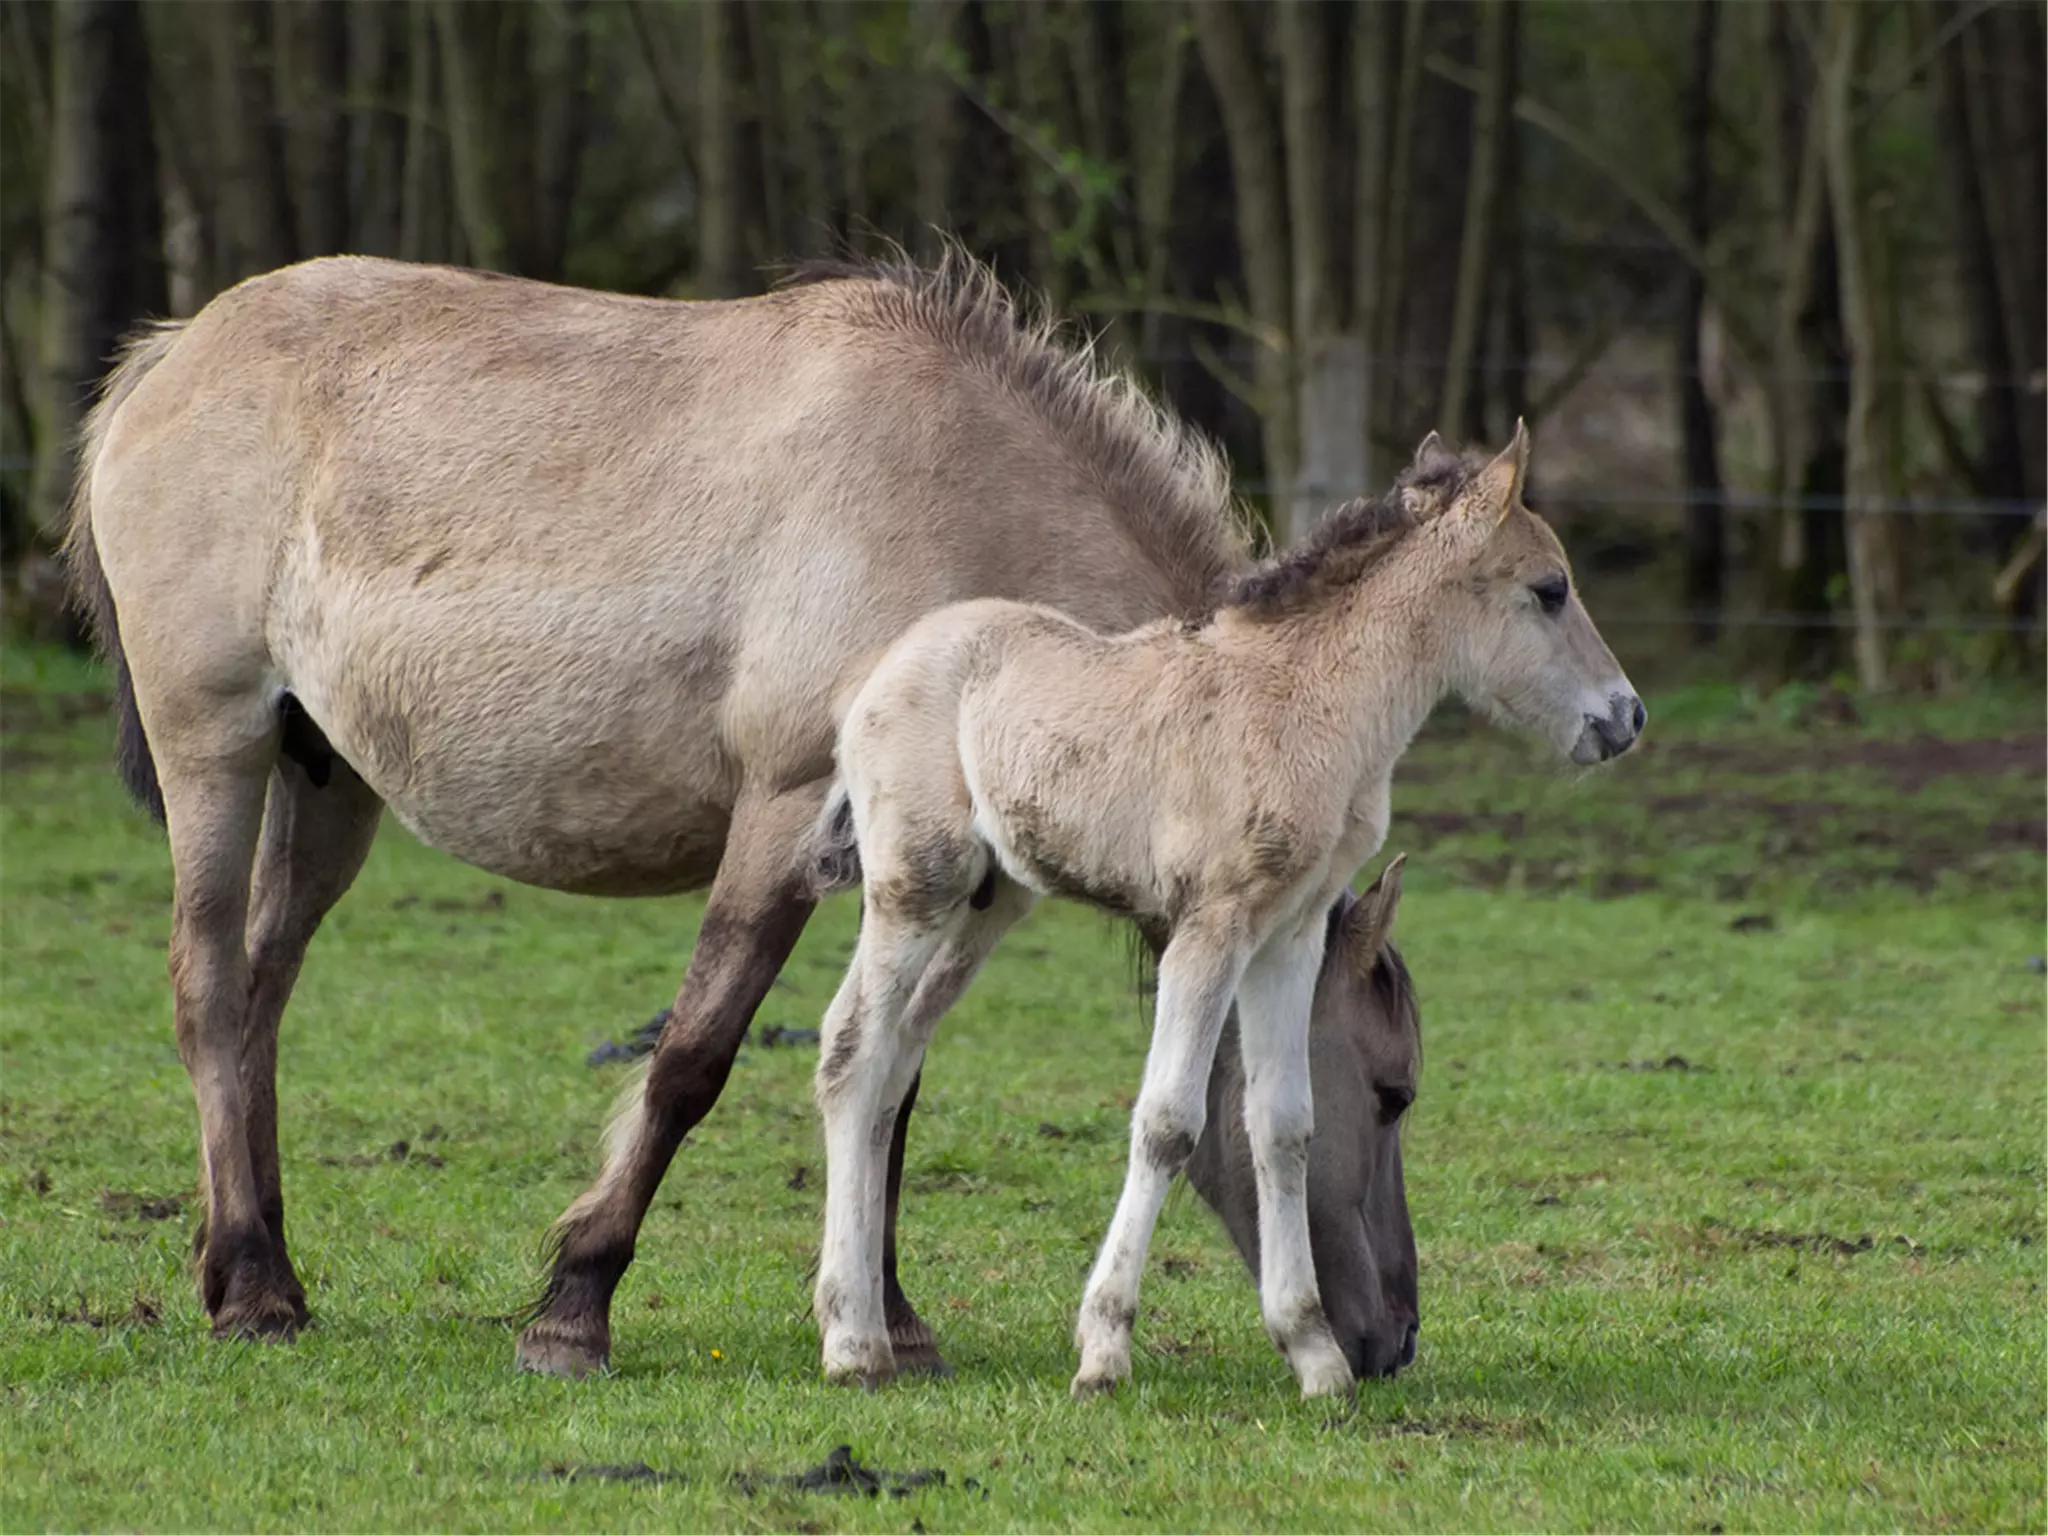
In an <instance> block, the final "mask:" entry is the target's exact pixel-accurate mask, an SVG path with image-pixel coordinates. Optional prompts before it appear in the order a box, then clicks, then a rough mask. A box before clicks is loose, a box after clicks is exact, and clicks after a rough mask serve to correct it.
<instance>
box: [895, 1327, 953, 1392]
mask: <svg viewBox="0 0 2048 1536" xmlns="http://www.w3.org/2000/svg"><path fill="white" fill-rule="evenodd" d="M889 1352H890V1353H891V1354H892V1355H894V1356H895V1357H896V1374H897V1375H899V1376H932V1377H936V1378H938V1379H940V1380H944V1379H945V1378H946V1377H948V1376H951V1375H952V1374H953V1367H951V1366H950V1365H948V1364H946V1358H945V1356H943V1355H941V1354H940V1353H939V1341H938V1337H937V1335H935V1334H934V1333H933V1332H932V1329H931V1324H929V1323H927V1322H926V1321H925V1320H924V1319H923V1318H921V1317H918V1316H916V1315H915V1314H912V1315H911V1317H910V1318H909V1320H908V1321H895V1322H891V1323H890V1324H889Z"/></svg>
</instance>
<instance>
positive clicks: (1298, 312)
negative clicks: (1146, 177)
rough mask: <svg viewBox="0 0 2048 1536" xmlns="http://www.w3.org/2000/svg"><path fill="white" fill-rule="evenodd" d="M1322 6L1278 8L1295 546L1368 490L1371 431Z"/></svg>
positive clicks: (1290, 505) (1290, 511)
mask: <svg viewBox="0 0 2048 1536" xmlns="http://www.w3.org/2000/svg"><path fill="white" fill-rule="evenodd" d="M1330 15H1331V12H1329V11H1327V10H1326V9H1325V8H1324V7H1323V6H1321V5H1319V4H1317V5H1311V4H1307V3H1304V0H1283V3H1282V4H1281V6H1280V7H1279V14H1278V20H1279V24H1280V28H1279V30H1280V66H1281V67H1280V84H1281V92H1282V96H1281V111H1282V117H1283V119H1284V121H1285V124H1286V134H1287V147H1286V161H1287V216H1288V230H1289V236H1290V243H1291V245H1292V248H1293V258H1294V260H1293V265H1292V273H1291V277H1292V282H1293V294H1292V297H1293V301H1294V316H1293V339H1294V347H1293V354H1294V361H1295V369H1294V379H1293V384H1294V387H1295V389H1296V391H1297V395H1296V398H1297V400H1298V402H1299V403H1298V405H1297V407H1296V412H1297V415H1296V420H1297V423H1298V431H1299V446H1298V448H1297V450H1296V457H1297V465H1296V472H1295V479H1294V485H1293V492H1292V494H1291V496H1290V497H1289V498H1288V502H1287V515H1286V518H1285V520H1284V522H1282V524H1281V528H1280V531H1281V533H1282V534H1283V536H1284V537H1285V538H1286V539H1287V541H1288V542H1289V543H1293V542H1295V541H1296V540H1298V539H1300V538H1301V537H1302V536H1303V535H1304V534H1306V533H1307V532H1308V530H1309V529H1310V528H1312V527H1314V526H1315V524H1316V522H1317V520H1318V519H1319V518H1320V516H1321V515H1322V511H1323V509H1324V508H1325V507H1327V506H1328V505H1329V504H1330V503H1331V502H1332V501H1335V500H1339V499H1341V498H1343V497H1347V496H1355V495H1358V494H1360V493H1362V492H1363V491H1364V490H1365V489H1366V484H1365V441H1366V433H1367V431H1368V430H1369V428H1368V419H1367V413H1368V396H1367V372H1368V370H1367V367H1366V349H1365V341H1364V338H1363V337H1361V336H1359V335H1358V334H1357V333H1356V332H1355V331H1353V330H1351V329H1350V328H1348V327H1347V325H1346V323H1345V322H1346V321H1347V319H1348V318H1349V316H1348V315H1347V314H1346V310H1347V309H1348V308H1349V306H1348V305H1347V304H1346V302H1345V300H1346V298H1347V297H1348V294H1347V293H1346V291H1345V288H1344V284H1343V280H1342V271H1343V263H1342V261H1341V259H1340V258H1341V256H1342V248H1341V244H1340V242H1341V241H1342V240H1343V239H1344V238H1345V237H1346V236H1348V235H1349V234H1350V230H1349V229H1347V228H1345V227H1344V224H1343V222H1342V221H1341V219H1340V217H1339V215H1341V213H1342V211H1343V206H1344V202H1343V194H1342V188H1343V185H1344V182H1345V179H1346V178H1345V176H1344V170H1345V167H1344V166H1343V165H1342V163H1341V162H1340V161H1339V160H1338V157H1337V155H1336V154H1333V153H1332V147H1333V146H1337V147H1339V148H1343V147H1347V146H1344V143H1343V140H1342V138H1341V137H1340V136H1338V135H1336V134H1334V133H1332V132H1331V129H1332V126H1333V125H1334V124H1336V123H1338V122H1339V121H1341V119H1340V118H1339V116H1338V113H1337V110H1336V104H1337V101H1338V94H1337V90H1336V85H1337V82H1336V79H1335V78H1334V68H1333V66H1334V65H1335V64H1337V63H1338V62H1339V61H1340V60H1341V58H1342V54H1341V51H1340V50H1339V49H1338V48H1337V47H1335V46H1334V44H1335V39H1334V38H1332V37H1331V36H1330V31H1329V27H1328V18H1329V16H1330Z"/></svg>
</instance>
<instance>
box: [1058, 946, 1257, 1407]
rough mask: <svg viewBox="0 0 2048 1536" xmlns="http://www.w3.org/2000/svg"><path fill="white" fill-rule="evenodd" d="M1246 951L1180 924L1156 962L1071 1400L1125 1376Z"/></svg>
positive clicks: (1077, 1329)
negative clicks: (1140, 1060)
mask: <svg viewBox="0 0 2048 1536" xmlns="http://www.w3.org/2000/svg"><path fill="white" fill-rule="evenodd" d="M1249 949H1250V945H1249V942H1248V940H1247V936H1246V934H1245V933H1244V931H1243V927H1242V925H1241V924H1239V923H1237V922H1234V921H1214V922H1201V921H1197V920H1193V919H1189V920H1184V921H1183V923H1182V926H1181V929H1180V931H1179V932H1177V933H1176V934H1175V935H1174V936H1173V940H1172V942H1171V943H1169V944H1168V945H1167V946H1166V952H1165V953H1164V954H1163V955H1161V956H1160V958H1159V999H1158V1003H1157V1005H1156V1006H1155V1007H1154V1009H1153V1025H1152V1049H1151V1051H1150V1052H1149V1053H1147V1055H1146V1057H1145V1082H1144V1086H1143V1087H1142V1088H1140V1089H1139V1091H1138V1102H1137V1105H1136V1107H1135V1108H1134V1109H1133V1111H1132V1113H1131V1155H1130V1162H1129V1164H1128V1166H1127V1168H1126V1171H1125V1174H1124V1192H1123V1195H1122V1197H1121V1198H1120V1199H1118V1201H1117V1204H1116V1215H1115V1216H1114V1217H1112V1218H1111V1219H1110V1224H1109V1235H1108V1236H1107V1237H1106V1238H1104V1239H1103V1243H1102V1251H1101V1253H1100V1254H1098V1255H1097V1257H1096V1260H1095V1269H1094V1272H1093V1273H1092V1274H1090V1275H1089V1277H1088V1289H1087V1292H1086V1293H1085V1294H1084V1295H1083V1297H1082V1299H1081V1316H1080V1319H1079V1321H1077V1322H1076V1323H1075V1325H1074V1343H1075V1345H1076V1346H1077V1347H1078V1348H1079V1349H1080V1351H1081V1369H1080V1371H1079V1372H1078V1373H1077V1374H1076V1375H1075V1377H1074V1384H1073V1393H1074V1396H1076V1397H1085V1396H1087V1395H1088V1394H1090V1393H1093V1392H1100V1391H1104V1390H1107V1389H1108V1388H1111V1387H1114V1386H1116V1385H1117V1383H1119V1382H1121V1381H1123V1380H1125V1379H1126V1378H1127V1377H1128V1376H1129V1375H1130V1374H1131V1325H1132V1324H1133V1323H1134V1322H1136V1320H1137V1316H1138V1280H1139V1277H1140V1276H1141V1275H1142V1274H1143V1273H1144V1269H1145V1252H1146V1250H1147V1249H1148V1248H1150V1247H1151V1245H1152V1229H1153V1227H1154V1226H1155V1225H1157V1224H1158V1221H1159V1208H1160V1207H1161V1206H1162V1205H1164V1204H1165V1203H1166V1191H1167V1189H1168V1187H1169V1186H1171V1184H1172V1183H1173V1176H1174V1174H1176V1173H1177V1172H1179V1171H1180V1167H1181V1165H1182V1164H1183V1163H1185V1162H1186V1161H1187V1160H1188V1158H1189V1157H1190V1156H1192V1155H1193V1153H1194V1150H1195V1143H1197V1142H1198V1141H1200V1140H1201V1139H1202V1125H1203V1122H1204V1121H1205V1119H1206V1118H1207V1116H1208V1096H1209V1069H1210V1066H1211V1064H1212V1063H1213V1062H1214V1061H1215V1059H1216V1041H1217V1039H1218V1037H1219V1036H1220V1035H1221V1034H1222V1033H1223V1021H1224V1019H1225V1018H1226V1017H1227V1016H1228V1015H1229V1013H1230V999H1231V995H1232V994H1233V993H1234V992H1235V991H1236V990H1237V981H1238V977H1239V976H1240V975H1242V974H1243V971H1244V966H1245V960H1246V958H1247V955H1248V953H1249Z"/></svg>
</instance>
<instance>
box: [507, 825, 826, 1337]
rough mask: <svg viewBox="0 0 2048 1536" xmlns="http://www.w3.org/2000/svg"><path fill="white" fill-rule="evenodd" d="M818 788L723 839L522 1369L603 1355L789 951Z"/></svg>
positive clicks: (806, 902)
mask: <svg viewBox="0 0 2048 1536" xmlns="http://www.w3.org/2000/svg"><path fill="white" fill-rule="evenodd" d="M824 789H825V786H824V785H823V784H817V785H813V786H809V787H806V788H804V789H800V790H795V791H792V792H790V793H788V794H782V795H775V796H769V797H762V798H749V797H744V796H743V797H742V799H741V802H740V804H739V805H738V806H737V807H736V808H735V810H734V812H733V819H732V826H731V829H730V830H729V831H728V833H727V834H726V843H725V857H724V859H723V860H722V861H721V862H720V863H719V866H718V878H717V880H716V881H714V882H713V883H712V886H711V897H710V900H709V901H708V902H707V903H706V905H705V908H704V922H703V925H702V926H701V927H700V928H699V929H698V932H697V944H696V947H695V948H694V949H693V950H692V951H691V953H690V967H689V969H688V971H686V972H685V973H684V975H683V986H682V991H681V992H680V993H679V994H678V995H677V997H676V1003H675V1007H674V1008H672V1009H671V1010H670V1011H669V1020H668V1024H667V1026H666V1027H665V1028H664V1029H663V1030H662V1032H661V1039H660V1041H659V1042H658V1043H657V1044H656V1045H655V1048H654V1058H653V1060H652V1061H651V1062H650V1063H649V1065H648V1070H647V1077H646V1081H645V1084H644V1086H643V1088H642V1090H641V1095H640V1099H639V1102H638V1103H637V1104H636V1105H634V1106H633V1107H632V1109H631V1110H630V1111H629V1112H628V1113H627V1114H626V1116H625V1117H624V1118H623V1119H622V1120H621V1121H620V1122H618V1123H617V1124H616V1125H615V1127H614V1134H613V1135H611V1136H609V1137H607V1155H606V1158H605V1167H604V1172H603V1173H602V1174H600V1175H599V1176H598V1180H597V1182H596V1183H595V1184H594V1185H592V1186H591V1188H590V1189H589V1190H587V1191H586V1192H585V1193H584V1194H582V1195H581V1196H579V1197H578V1198H577V1200H576V1202H575V1203H574V1204H573V1205H571V1206H570V1207H569V1209H568V1210H566V1211H564V1212H563V1213H562V1216H561V1218H560V1219H559V1220H558V1221H557V1222H556V1223H555V1228H554V1240H555V1244H556V1248H555V1260H554V1267H553V1270H552V1272H551V1273H550V1274H549V1276H548V1282H547V1289H546V1290H545V1291H544V1292H543V1293H542V1295H541V1299H540V1303H539V1305H538V1306H537V1307H536V1308H535V1309H534V1318H533V1321H532V1322H531V1323H529V1324H528V1325H527V1328H526V1331H525V1332H524V1333H522V1334H521V1335H520V1336H519V1353H518V1359H519V1365H520V1368H521V1369H522V1370H528V1371H542V1372H546V1373H547V1374H549V1375H554V1376H584V1375H587V1374H589V1373H590V1372H592V1371H595V1370H601V1369H603V1367H604V1366H605V1365H606V1364H607V1363H608V1361H609V1360H610V1357H611V1305H612V1292H613V1291H614V1290H616V1289H617V1288H618V1284H619V1277H620V1276H621V1275H623V1274H624V1273H625V1272H626V1266H627V1265H629V1264H631V1263H632V1262H633V1244H634V1241H635V1239H636V1238H637V1237H638V1235H639V1232H640V1223H641V1220H642V1219H643V1218H644V1217H645V1216H646V1214H647V1207H648V1205H649V1204H650V1203H651V1202H652V1201H653V1199H654V1192H655V1190H656V1189H658V1188H659V1187H660V1185H661V1179H662V1175H663V1174H665V1173H666V1172H667V1171H668V1165H669V1161H670V1159H672V1158H673V1157H674V1156H675V1152H676V1148H677V1147H678V1146H680V1145H681V1144H682V1140H683V1137H684V1136H685V1135H686V1134H687V1133H688V1132H689V1131H690V1130H691V1128H692V1127H694V1126H695V1125H696V1124H697V1122H698V1121H700V1120H702V1119H703V1118H704V1116H705V1115H706V1114H708V1113H710V1110H711V1106H712V1105H713V1104H715V1103H717V1102H718V1095H719V1093H720V1092H721V1091H723V1089H724V1087H725V1080H726V1077H727V1075H728V1074H729V1073H730V1072H731V1071H732V1062H733V1058H734V1057H735V1056H736V1055H738V1054H739V1048H740V1042H741V1041H742V1040H744V1039H745V1038H746V1034H747V1025H748V1024H749V1023H750V1022H752V1020H753V1017H754V1010H755V1009H756V1008H758V1007H760V1006H761V999H762V998H764V997H766V996H767V995H768V988H769V987H770V986H771V985H772V984H773V983H774V981H775V977H776V974H777V973H778V972H779V971H781V969H782V965H783V962H784V961H785V960H787V959H788V958H789V952H790V950H792V949H793V948H795V947H796V941H797V936H798V935H799V934H801V933H802V932H803V929H804V923H805V922H806V921H807V920H808V919H809V918H810V915H811V907H812V905H813V903H812V900H811V896H810V887H809V884H808V881H807V879H806V877H805V872H804V871H803V870H802V869H801V868H800V867H799V859H798V857H797V850H798V849H799V848H800V847H801V846H802V844H803V841H804V839H805V838H806V837H807V836H808V834H809V833H810V831H811V828H812V826H813V825H814V823H815V822H816V820H817V815H818V809H819V806H820V803H821V802H822V800H823V796H824Z"/></svg>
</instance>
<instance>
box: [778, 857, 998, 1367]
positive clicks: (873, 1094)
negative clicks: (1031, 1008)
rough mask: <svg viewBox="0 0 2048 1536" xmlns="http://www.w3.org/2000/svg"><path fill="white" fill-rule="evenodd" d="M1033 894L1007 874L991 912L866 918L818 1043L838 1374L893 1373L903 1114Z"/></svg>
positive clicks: (823, 1302) (823, 1282)
mask: <svg viewBox="0 0 2048 1536" xmlns="http://www.w3.org/2000/svg"><path fill="white" fill-rule="evenodd" d="M1034 900H1035V898H1034V897H1033V896H1032V894H1031V892H1029V891H1028V890H1026V889H1024V887H1022V886H1020V885H1018V884H1016V883H1015V882H1013V881H1010V880H1005V879H1002V878H1000V877H999V878H998V879H997V880H996V882H995V891H994V899H993V900H992V901H991V902H990V903H989V906H988V908H987V909H986V910H984V911H976V910H975V909H974V908H972V907H970V906H966V905H963V906H961V907H959V908H957V909H955V910H954V911H952V912H949V913H946V914H945V915H944V916H943V917H942V918H940V919H939V923H940V925H941V926H936V927H934V926H929V925H917V924H911V923H906V922H905V921H904V920H903V919H902V918H898V917H891V916H887V915H883V914H877V913H869V914H868V915H867V917H866V918H865V919H864V920H863V922H862V927H861V936H860V943H859V946H858V947H857V948H856V949H855V951H854V958H853V963H852V964H851V965H850V966H849V967H848V968H847V973H846V980H845V982H844V983H843V984H842V985H841V986H840V989H839V995H838V997H837V998H835V999H834V1000H833V1003H832V1008H831V1010H830V1012H828V1013H827V1014H826V1016H825V1027H824V1029H823V1031H822V1037H821V1039H820V1041H819V1058H818V1082H817V1094H818V1105H819V1108H820V1109H821V1110H822V1111H823V1113H824V1119H825V1240H824V1246H823V1248H822V1250H821V1252H820V1255H819V1261H818V1284H817V1289H816V1292H815V1293H814V1298H813V1304H814V1307H815V1310H816V1312H817V1314H818V1326H819V1328H820V1329H821V1330H822V1332H823V1334H824V1363H825V1375H826V1377H827V1378H828V1379H830V1380H832V1381H837V1382H855V1381H858V1382H866V1383H873V1382H878V1381H882V1380H886V1379H887V1378H888V1377H890V1376H892V1375H894V1374H895V1366H896V1362H895V1355H894V1352H893V1350H892V1349H891V1348H890V1345H889V1329H888V1324H887V1321H886V1319H885V1317H884V1311H883V1305H882V1249H883V1238H884V1223H885V1195H886V1192H887V1187H888V1171H889V1144H890V1141H891V1140H892V1138H893V1137H894V1134H895V1126H896V1112H897V1110H898V1109H899V1108H900V1107H901V1106H902V1103H903V1096H904V1095H905V1094H906V1093H908V1092H909V1091H910V1084H911V1081H912V1079H914V1078H915V1077H916V1076H917V1070H918V1067H919V1065H920V1064H921V1063H922V1062H923V1060H924V1050H925V1046H926V1044H927V1043H928V1042H929V1041H930V1039H931V1035H932V1031H933V1030H934V1029H935V1028H936V1027H937V1026H938V1022H939V1020H940V1019H941V1018H943V1017H944V1016H945V1014H946V1010H947V1009H949V1008H951V1007H952V1006H953V1004H954V1003H955V1002H956V1001H958V1000H959V997H960V994H961V993H963V992H965V991H966V990H967V986H968V983H969V982H971V981H972V980H973V979H974V975H975V973H976V972H977V971H979V970H980V969H981V964H982V962H983V961H984V960H986V959H987V958H988V955H989V952H990V951H991V950H993V949H994V948H995V946H996V942H997V941H998V940H999V939H1001V938H1002V936H1003V933H1004V932H1005V931H1006V930H1007V929H1008V928H1009V927H1010V925H1011V924H1013V923H1015V922H1016V921H1017V919H1019V918H1020V917H1022V916H1023V915H1024V914H1025V913H1026V912H1028V911H1030V910H1031V906H1032V903H1033V901H1034ZM910 978H914V979H915V986H914V988H913V987H911V986H910V985H908V979H910Z"/></svg>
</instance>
